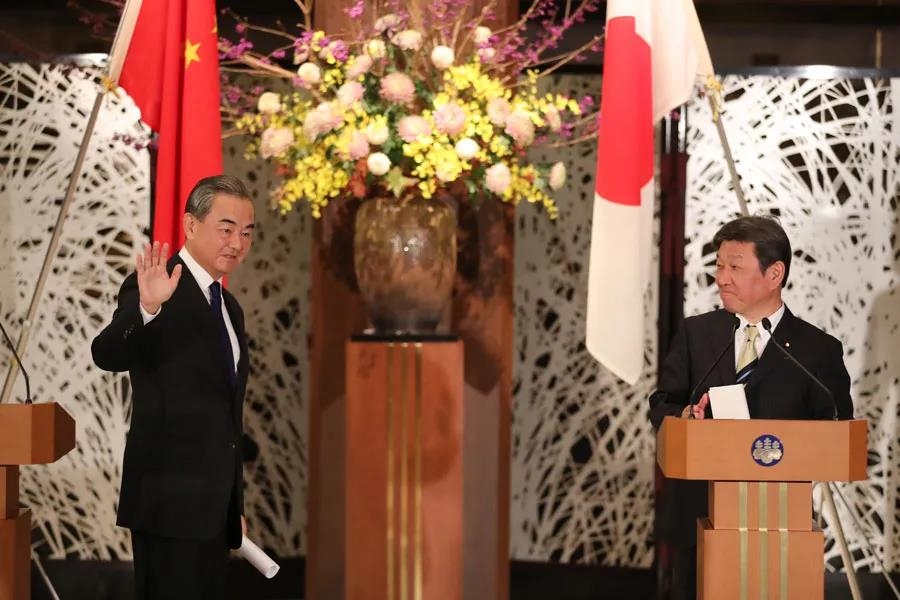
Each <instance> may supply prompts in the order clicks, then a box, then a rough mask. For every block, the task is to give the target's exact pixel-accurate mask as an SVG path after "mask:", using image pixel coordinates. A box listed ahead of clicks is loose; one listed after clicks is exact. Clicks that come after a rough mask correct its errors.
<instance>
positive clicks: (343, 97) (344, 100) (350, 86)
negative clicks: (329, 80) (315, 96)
mask: <svg viewBox="0 0 900 600" xmlns="http://www.w3.org/2000/svg"><path fill="white" fill-rule="evenodd" d="M363 92H365V88H363V86H362V84H361V83H360V82H358V81H348V82H347V83H345V84H344V85H342V86H341V87H339V88H338V91H337V99H338V102H339V103H340V104H341V106H353V105H354V104H356V103H357V102H359V101H360V100H362V97H363Z"/></svg>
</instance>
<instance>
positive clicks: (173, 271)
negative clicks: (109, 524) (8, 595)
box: [91, 175, 254, 600]
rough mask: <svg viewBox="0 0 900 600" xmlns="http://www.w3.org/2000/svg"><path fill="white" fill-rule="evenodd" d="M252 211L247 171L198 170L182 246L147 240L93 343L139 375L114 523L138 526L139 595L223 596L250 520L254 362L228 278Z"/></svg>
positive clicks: (100, 360)
mask: <svg viewBox="0 0 900 600" xmlns="http://www.w3.org/2000/svg"><path fill="white" fill-rule="evenodd" d="M253 220H254V214H253V204H252V203H251V202H250V200H249V194H248V193H247V189H246V188H245V186H244V184H243V183H242V182H241V181H240V180H239V179H237V178H235V177H231V176H227V175H219V176H215V177H207V178H205V179H202V180H200V181H199V182H198V183H197V185H196V186H195V187H194V189H193V190H192V191H191V193H190V196H189V197H188V200H187V205H186V209H185V214H184V218H183V226H184V233H185V238H186V239H185V243H184V247H183V248H182V249H181V251H180V252H179V253H178V255H177V256H175V257H173V258H172V259H171V260H168V253H169V248H168V244H163V245H162V247H160V244H159V242H154V244H153V245H152V247H151V246H150V245H149V244H148V245H146V246H145V248H144V252H143V254H142V255H138V257H137V259H136V263H137V269H136V272H135V273H132V274H131V275H129V276H128V277H127V278H126V279H125V282H124V283H123V284H122V287H121V289H120V290H119V297H118V307H117V308H116V310H115V313H114V314H113V318H112V322H111V323H110V324H109V325H108V326H107V327H106V328H105V329H104V330H103V331H101V332H100V334H99V335H98V336H97V337H96V338H95V339H94V342H93V344H92V346H91V351H92V353H93V357H94V362H95V363H96V364H97V366H99V367H100V368H101V369H104V370H107V371H126V370H127V371H128V372H129V375H130V378H131V387H132V404H133V408H132V416H131V428H130V430H129V432H128V437H127V441H126V444H125V458H124V464H123V469H122V488H121V492H120V495H119V509H118V520H117V524H118V525H119V526H122V527H128V528H130V529H131V537H132V548H133V550H134V570H135V583H136V589H137V598H138V600H156V599H166V600H173V599H181V598H184V599H191V600H197V599H201V598H224V597H225V596H226V593H225V565H226V560H227V557H228V548H229V547H231V548H237V547H238V546H240V543H241V535H242V532H243V531H244V530H245V529H246V526H245V524H244V518H243V479H242V470H241V435H242V414H243V412H242V401H243V398H244V391H245V388H246V384H247V373H248V370H249V361H248V357H247V338H246V334H245V332H244V315H243V312H242V311H241V307H240V305H239V304H238V302H237V300H235V299H234V297H233V296H232V295H231V294H230V293H229V292H228V291H226V290H225V289H224V288H222V278H223V277H224V276H226V275H227V274H229V273H231V272H232V271H233V270H234V269H235V268H236V267H237V266H238V265H240V264H241V262H242V261H243V260H244V258H245V257H246V256H247V252H248V250H249V249H250V244H251V242H252V232H253V225H254V222H253ZM185 271H187V272H185ZM223 301H224V302H223Z"/></svg>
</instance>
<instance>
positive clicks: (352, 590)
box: [344, 341, 464, 600]
mask: <svg viewBox="0 0 900 600" xmlns="http://www.w3.org/2000/svg"><path fill="white" fill-rule="evenodd" d="M346 383H347V404H346V463H345V465H346V471H345V484H346V488H345V489H346V509H345V519H344V531H345V548H346V563H345V596H344V597H345V598H346V599H347V600H395V599H401V598H402V599H407V598H408V599H410V600H459V599H461V598H462V588H463V550H462V549H463V504H464V502H463V346H462V343H461V342H459V341H449V342H408V343H404V342H376V341H372V342H350V343H348V345H347V374H346Z"/></svg>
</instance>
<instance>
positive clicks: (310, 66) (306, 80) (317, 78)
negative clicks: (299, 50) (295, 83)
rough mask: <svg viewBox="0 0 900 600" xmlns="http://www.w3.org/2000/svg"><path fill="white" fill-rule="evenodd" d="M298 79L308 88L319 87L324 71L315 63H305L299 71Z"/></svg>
mask: <svg viewBox="0 0 900 600" xmlns="http://www.w3.org/2000/svg"><path fill="white" fill-rule="evenodd" d="M297 77H298V78H299V79H300V82H301V83H303V85H305V86H306V87H310V86H314V85H318V84H319V82H321V81H322V69H320V68H319V65H317V64H315V63H311V62H305V63H303V64H302V65H300V67H299V68H298V69H297Z"/></svg>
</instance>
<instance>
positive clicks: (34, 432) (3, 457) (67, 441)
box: [0, 402, 75, 600]
mask: <svg viewBox="0 0 900 600" xmlns="http://www.w3.org/2000/svg"><path fill="white" fill-rule="evenodd" d="M74 447H75V421H73V420H72V417H70V416H69V414H68V413H67V412H66V411H65V410H63V409H62V407H61V406H59V405H58V404H55V403H52V402H51V403H47V404H0V600H28V599H29V598H30V597H31V512H30V511H28V510H20V509H19V465H33V464H46V463H51V462H54V461H56V460H58V459H59V458H60V457H62V456H64V455H65V454H66V453H67V452H69V450H71V449H72V448H74Z"/></svg>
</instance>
